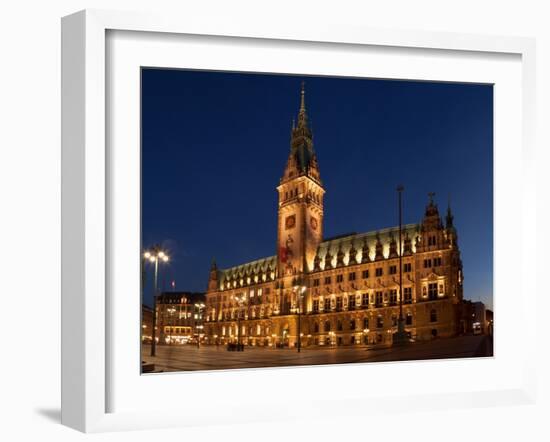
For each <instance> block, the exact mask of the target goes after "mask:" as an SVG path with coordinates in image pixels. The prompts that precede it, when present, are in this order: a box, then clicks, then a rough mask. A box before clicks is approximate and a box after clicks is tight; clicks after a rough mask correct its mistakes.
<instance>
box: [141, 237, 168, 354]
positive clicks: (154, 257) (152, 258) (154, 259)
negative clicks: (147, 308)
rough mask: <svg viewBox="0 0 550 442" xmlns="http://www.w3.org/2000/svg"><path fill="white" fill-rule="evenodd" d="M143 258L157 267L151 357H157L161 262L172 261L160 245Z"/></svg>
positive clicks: (145, 253) (148, 251)
mask: <svg viewBox="0 0 550 442" xmlns="http://www.w3.org/2000/svg"><path fill="white" fill-rule="evenodd" d="M143 257H144V258H145V259H148V260H149V262H151V263H152V264H154V265H155V279H154V286H153V330H152V331H151V337H152V340H151V356H156V351H157V341H156V339H157V338H156V329H157V298H158V273H159V262H165V263H166V262H168V261H169V260H170V258H169V256H168V255H167V254H166V252H165V251H164V250H162V248H161V247H160V245H158V244H157V245H155V246H153V247H152V248H151V249H150V250H146V251H145V252H144V253H143Z"/></svg>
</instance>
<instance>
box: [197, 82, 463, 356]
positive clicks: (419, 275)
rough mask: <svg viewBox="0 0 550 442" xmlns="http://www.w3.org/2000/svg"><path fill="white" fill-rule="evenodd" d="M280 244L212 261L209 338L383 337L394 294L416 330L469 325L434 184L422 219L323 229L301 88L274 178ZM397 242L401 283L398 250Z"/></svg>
mask: <svg viewBox="0 0 550 442" xmlns="http://www.w3.org/2000/svg"><path fill="white" fill-rule="evenodd" d="M277 192H278V195H279V199H278V207H277V216H278V224H277V225H278V227H277V229H278V231H277V245H276V246H277V248H276V250H277V252H276V255H274V256H269V257H266V258H263V259H259V260H255V261H252V262H247V263H244V264H241V265H238V266H235V267H230V268H226V269H219V268H217V266H216V264H215V263H213V264H212V268H211V270H210V277H209V282H208V290H207V294H206V312H205V313H206V322H205V341H206V342H207V343H211V344H214V343H215V344H226V343H231V342H232V343H236V342H240V343H242V344H244V345H257V346H272V347H294V346H296V344H297V342H298V335H300V343H301V346H302V347H308V346H340V345H344V346H350V345H362V344H369V345H372V344H389V343H391V342H392V336H393V334H394V333H395V332H396V331H397V324H398V318H399V310H400V301H401V299H400V296H402V297H403V299H402V304H401V308H402V312H403V318H404V323H405V331H406V332H407V334H408V335H409V336H410V337H412V338H413V339H416V340H428V339H433V338H434V337H450V336H455V335H457V334H459V333H462V332H464V331H466V330H465V325H464V318H463V315H462V314H461V311H462V309H461V304H462V298H463V289H462V281H463V275H462V263H461V259H460V251H459V248H458V244H457V232H456V229H455V227H454V226H453V215H452V214H451V210H450V208H448V209H447V213H446V216H445V222H443V220H442V218H441V216H440V214H439V211H438V207H437V205H436V204H435V203H434V201H433V194H430V196H429V200H428V202H427V206H426V208H425V211H424V216H423V218H422V220H421V222H420V223H419V224H407V225H403V226H402V228H401V236H402V244H401V247H400V245H399V244H398V239H399V227H389V228H383V229H380V230H378V231H373V232H366V233H358V234H355V233H354V234H349V235H343V236H340V237H334V238H324V237H323V215H324V207H323V196H324V193H325V188H324V187H323V182H322V180H321V175H320V170H319V164H318V161H317V157H316V154H315V151H314V149H313V141H312V132H311V130H310V128H309V126H308V118H307V113H306V107H305V98H304V89H303V87H302V91H301V104H300V110H299V114H298V120H297V122H296V124H293V127H292V131H291V143H290V155H289V157H288V161H287V164H286V167H285V169H284V173H283V176H282V178H281V179H280V182H279V185H278V186H277ZM400 250H401V252H402V257H401V261H402V273H401V277H402V279H401V281H402V282H401V287H402V292H403V293H402V294H401V293H400V269H399V262H400V259H399V253H400Z"/></svg>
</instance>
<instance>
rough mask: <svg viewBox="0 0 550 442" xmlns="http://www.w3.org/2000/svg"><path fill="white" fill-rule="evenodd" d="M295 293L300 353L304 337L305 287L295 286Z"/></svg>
mask: <svg viewBox="0 0 550 442" xmlns="http://www.w3.org/2000/svg"><path fill="white" fill-rule="evenodd" d="M294 291H295V292H296V294H297V297H298V345H297V347H298V353H300V351H301V348H302V336H301V321H300V319H301V314H302V299H303V297H304V292H305V291H306V286H305V285H295V286H294Z"/></svg>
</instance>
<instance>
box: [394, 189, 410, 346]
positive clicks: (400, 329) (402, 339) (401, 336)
mask: <svg viewBox="0 0 550 442" xmlns="http://www.w3.org/2000/svg"><path fill="white" fill-rule="evenodd" d="M403 190H404V188H403V186H402V185H401V184H400V185H399V186H397V194H398V204H399V319H398V321H397V332H396V333H395V334H394V335H393V343H394V344H404V343H406V342H407V336H406V333H405V319H404V318H403V244H402V243H401V239H402V231H403V204H402V193H403Z"/></svg>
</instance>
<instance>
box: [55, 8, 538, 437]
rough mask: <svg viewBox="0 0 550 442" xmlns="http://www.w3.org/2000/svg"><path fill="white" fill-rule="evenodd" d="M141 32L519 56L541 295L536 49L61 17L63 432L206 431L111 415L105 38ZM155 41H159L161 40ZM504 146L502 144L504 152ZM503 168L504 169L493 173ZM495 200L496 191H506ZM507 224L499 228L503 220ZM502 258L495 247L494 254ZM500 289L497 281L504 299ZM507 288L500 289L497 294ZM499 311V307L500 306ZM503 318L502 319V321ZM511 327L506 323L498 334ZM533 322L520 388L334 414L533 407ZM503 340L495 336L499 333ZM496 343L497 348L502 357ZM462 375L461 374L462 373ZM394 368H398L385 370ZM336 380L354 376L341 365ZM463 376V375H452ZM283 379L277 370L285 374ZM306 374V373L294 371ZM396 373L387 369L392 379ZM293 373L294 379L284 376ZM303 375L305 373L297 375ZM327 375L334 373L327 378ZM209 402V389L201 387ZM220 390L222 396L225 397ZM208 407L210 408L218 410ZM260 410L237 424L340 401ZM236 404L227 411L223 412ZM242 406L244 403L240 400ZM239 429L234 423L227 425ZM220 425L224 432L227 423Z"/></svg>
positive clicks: (131, 414)
mask: <svg viewBox="0 0 550 442" xmlns="http://www.w3.org/2000/svg"><path fill="white" fill-rule="evenodd" d="M112 31H115V32H134V31H139V32H144V33H161V34H163V35H180V36H185V35H190V36H217V37H220V38H226V39H230V38H239V39H256V40H257V39H261V40H270V41H273V42H277V41H284V42H286V43H287V44H293V42H296V44H298V43H300V42H302V43H303V42H308V43H309V44H312V45H315V44H317V43H318V44H338V45H341V47H345V46H350V47H351V46H353V47H358V46H369V47H377V48H379V50H381V51H383V50H385V49H390V48H402V49H403V50H414V49H426V50H435V51H440V53H441V54H444V53H445V52H449V51H451V52H456V53H463V52H468V53H473V54H476V56H477V57H480V58H483V57H484V56H486V55H487V56H488V54H508V55H514V56H517V57H520V63H521V91H520V92H521V113H520V115H521V121H516V122H515V124H516V125H517V127H520V128H521V160H522V164H523V166H522V171H521V180H522V183H523V186H522V187H521V189H520V190H518V193H517V195H518V197H519V198H520V199H521V201H520V202H519V206H520V207H521V208H522V210H521V211H520V213H518V219H517V221H518V223H519V224H518V225H521V230H520V232H519V234H518V235H519V236H520V238H519V241H520V242H521V244H522V247H521V248H520V250H521V252H520V253H521V256H520V262H521V266H520V270H519V273H520V275H521V276H519V277H518V280H517V284H518V285H517V287H518V289H519V290H520V292H521V296H520V297H518V300H517V301H516V305H517V306H518V310H519V311H521V310H522V309H527V306H528V305H529V304H531V303H535V302H536V299H535V296H536V295H535V293H536V290H535V287H534V281H533V280H532V279H531V278H526V277H523V276H525V275H526V272H527V271H528V269H527V264H528V263H527V259H526V257H527V256H534V255H535V253H534V251H535V247H536V244H535V243H534V242H529V241H521V239H522V238H526V237H527V236H526V235H527V232H529V231H533V230H534V224H533V223H534V222H535V215H536V214H535V213H534V212H535V195H536V192H535V191H534V190H535V184H534V179H535V178H534V177H533V176H530V175H529V174H527V173H526V171H527V170H528V169H529V165H530V164H531V163H532V161H533V157H534V126H533V125H534V123H533V122H534V120H535V119H534V109H535V98H534V97H535V78H534V77H535V67H534V66H535V42H534V40H533V39H528V38H519V37H494V36H481V35H467V34H452V33H429V32H417V31H403V30H399V31H388V30H376V29H358V28H349V27H346V26H342V25H333V24H327V23H323V24H309V25H308V26H304V25H303V23H292V22H287V23H284V24H283V23H281V24H277V25H275V24H269V22H267V23H266V22H248V21H244V20H243V21H241V22H237V21H233V22H231V23H219V22H210V21H209V20H206V19H200V18H197V17H168V16H155V15H151V14H141V13H140V14H137V13H136V14H134V13H126V12H111V11H99V10H91V11H90V10H87V11H82V12H78V13H76V14H73V15H70V16H67V17H65V18H63V21H62V55H63V59H62V123H63V128H62V144H63V145H62V223H63V225H62V423H63V424H65V425H67V426H70V427H72V428H76V429H78V430H80V431H84V432H99V431H110V430H123V429H139V428H158V427H169V426H186V425H197V424H204V425H207V424H208V423H209V422H211V420H212V419H211V416H207V415H206V414H205V412H204V411H201V407H197V409H198V411H196V413H189V410H183V409H182V410H174V409H173V407H170V409H163V408H162V407H160V406H157V407H155V409H152V410H145V409H143V410H139V411H126V410H123V411H116V410H115V411H113V410H112V406H111V405H110V404H109V394H110V391H111V390H112V389H113V388H114V386H113V384H112V377H111V376H110V375H109V373H110V369H111V368H112V367H111V363H112V360H113V358H114V355H113V354H112V352H111V350H112V347H111V346H110V344H109V339H108V336H109V334H108V328H109V327H111V326H112V320H113V318H112V312H111V311H110V305H111V304H110V301H109V299H108V293H107V292H108V288H109V286H110V282H109V268H108V265H109V257H108V249H109V247H108V245H109V243H110V241H112V240H113V238H112V237H110V235H111V234H112V232H114V231H116V230H110V229H109V228H108V224H109V218H110V216H111V215H110V210H111V208H112V206H111V205H110V204H111V203H112V201H111V195H110V194H109V190H110V188H109V185H108V179H109V174H108V169H109V165H108V161H109V157H108V154H107V147H106V146H107V144H106V143H107V138H108V136H107V135H108V134H107V133H106V120H107V117H108V109H107V101H108V100H107V94H108V92H109V89H108V84H107V82H106V79H107V78H108V77H107V76H106V66H107V63H108V60H107V56H108V50H107V46H108V45H107V42H106V36H107V33H108V32H112ZM156 35H158V34H156ZM498 142H500V140H497V144H498ZM496 167H498V165H497V166H496ZM497 192H498V189H497ZM495 222H498V221H495ZM499 250H503V247H500V248H499V243H498V242H495V253H498V251H499ZM498 287H499V284H498V280H497V281H496V284H495V290H496V289H497V288H498ZM500 287H501V286H500ZM497 302H498V301H497ZM496 314H498V312H497V313H496ZM499 326H500V327H505V325H503V324H498V320H497V330H498V327H499ZM535 329H536V324H535V323H534V321H533V320H531V321H529V323H528V324H525V327H524V329H523V335H524V336H525V338H526V339H525V349H524V355H525V357H526V358H525V361H522V362H521V367H519V366H518V367H517V370H516V371H515V372H514V373H515V375H514V379H510V380H509V381H510V382H509V383H501V385H500V387H498V388H497V387H496V386H495V385H492V386H491V387H490V388H488V389H483V388H482V387H479V386H477V387H475V388H476V389H475V390H472V391H468V390H464V391H462V392H460V393H459V392H454V393H442V394H437V393H436V392H434V391H429V390H426V391H427V393H426V394H420V393H418V392H416V393H414V392H412V391H411V392H405V393H399V391H389V392H388V393H387V394H382V395H377V396H376V397H377V404H376V407H374V406H372V405H370V404H368V403H364V402H365V401H363V400H362V398H363V399H364V398H366V396H365V395H364V393H363V392H362V391H361V390H360V389H359V392H358V393H357V394H356V395H355V396H353V397H347V398H346V403H345V404H344V403H343V401H340V402H338V405H339V406H338V407H336V406H335V407H333V408H334V409H337V410H340V411H338V412H337V413H341V414H344V413H347V414H350V413H352V414H357V415H361V414H364V413H367V412H372V410H374V409H376V411H377V412H386V411H389V410H392V411H395V410H396V405H395V401H394V399H395V397H396V396H407V401H403V402H402V403H401V405H399V406H398V407H402V408H403V410H406V409H407V407H409V406H410V402H411V401H414V404H415V407H416V409H417V410H418V409H433V410H435V409H440V408H442V407H444V408H456V407H459V408H460V407H469V406H471V404H472V403H475V404H476V405H478V406H489V405H497V404H502V403H517V404H521V403H533V401H534V398H535V392H536V384H535V366H534V364H535V361H534V357H533V355H534V353H535V352H534V345H535V344H534V343H535V339H534V337H535ZM497 333H498V331H497ZM498 345H499V342H498V337H496V342H495V348H496V354H497V356H496V358H498ZM458 366H459V365H457V366H456V367H458ZM386 367H389V366H388V365H387V366H386ZM330 369H331V370H333V371H334V370H344V369H345V370H349V368H343V367H332V368H330ZM454 369H455V370H456V369H457V368H454ZM277 370H279V371H277ZM295 370H299V369H295ZM388 370H389V369H388ZM269 371H270V373H269V376H279V375H278V374H277V373H281V376H283V375H284V376H287V377H288V376H289V375H288V373H289V371H288V370H280V369H270V370H269ZM240 373H241V375H242V374H243V373H247V374H248V376H250V378H252V377H255V378H256V380H255V381H254V382H261V376H262V373H264V375H265V373H266V371H265V370H263V371H262V370H256V371H252V372H251V371H246V372H243V371H240ZM284 373H286V375H285V374H284ZM294 373H296V375H297V376H298V373H299V372H298V371H296V372H294ZM325 373H328V372H325ZM207 376H211V379H215V382H217V383H218V384H217V385H220V383H223V380H224V377H226V378H227V379H231V376H234V374H233V375H232V374H231V373H217V374H216V377H215V378H214V377H213V374H208V373H202V374H197V375H195V377H193V381H194V382H195V383H196V382H197V381H198V380H202V381H205V379H207ZM164 379H166V380H165V381H163V383H164V384H165V385H164V386H162V388H170V386H169V385H168V384H170V383H171V382H176V380H177V376H171V377H166V376H165V377H164ZM202 385H204V386H203V387H202V392H203V394H206V393H205V389H208V388H213V387H209V386H208V385H207V384H206V383H203V384H202ZM218 391H219V390H218ZM215 400H216V398H215V397H210V401H211V402H212V401H215ZM257 400H258V401H259V402H258V403H257V406H256V407H254V410H251V412H250V413H249V414H247V416H244V417H242V418H236V417H235V416H230V417H231V421H240V422H243V421H245V422H246V421H259V420H266V419H270V420H271V419H285V418H295V417H297V416H307V415H308V413H311V414H312V415H313V414H314V413H316V412H317V410H319V409H320V408H321V407H324V406H327V404H332V405H336V401H338V397H337V396H336V393H335V392H328V394H327V395H326V396H325V397H324V398H322V397H314V398H310V399H308V401H309V403H310V404H311V409H310V411H308V412H304V410H303V409H301V410H300V409H298V407H292V406H288V407H286V408H284V409H283V408H282V407H281V406H280V403H277V402H276V403H275V405H273V406H269V404H268V403H267V400H263V399H261V398H259V399H257ZM221 403H223V404H227V402H223V401H221V402H220V404H221ZM233 403H234V404H236V405H238V404H239V400H238V399H235V400H234V401H233ZM229 421H230V420H226V422H229ZM217 422H223V417H222V416H221V415H220V416H218V419H217Z"/></svg>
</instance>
